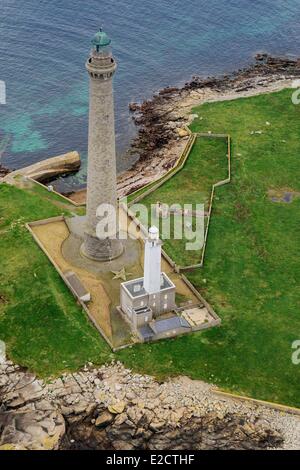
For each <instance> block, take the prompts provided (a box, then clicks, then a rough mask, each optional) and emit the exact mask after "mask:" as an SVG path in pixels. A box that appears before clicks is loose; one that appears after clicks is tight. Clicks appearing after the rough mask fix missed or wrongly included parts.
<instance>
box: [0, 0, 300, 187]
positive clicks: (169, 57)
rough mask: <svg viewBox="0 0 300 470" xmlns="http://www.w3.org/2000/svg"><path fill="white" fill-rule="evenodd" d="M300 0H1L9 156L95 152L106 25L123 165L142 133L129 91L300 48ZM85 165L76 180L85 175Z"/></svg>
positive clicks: (0, 110)
mask: <svg viewBox="0 0 300 470" xmlns="http://www.w3.org/2000/svg"><path fill="white" fill-rule="evenodd" d="M299 13H300V1H299V0H210V1H208V0H181V1H178V0H173V1H172V2H171V1H169V0H151V1H150V0H144V1H143V0H127V1H125V0H110V1H103V0H80V1H79V0H72V1H71V0H63V1H62V0H51V2H50V1H48V0H26V1H22V2H21V1H20V0H19V1H16V0H1V17H0V18H1V19H0V80H4V81H5V82H6V87H7V104H6V105H5V106H4V105H0V156H1V162H2V164H4V165H6V166H9V167H11V168H18V167H21V166H24V165H28V164H30V163H32V162H35V161H38V160H41V159H43V158H47V157H50V156H54V155H59V154H61V153H64V152H67V151H70V150H78V151H79V152H80V153H81V155H82V157H83V159H84V160H85V159H86V148H87V113H88V77H87V73H86V71H85V67H84V64H85V60H86V57H87V54H88V52H89V47H90V39H91V36H92V35H93V34H94V32H95V31H96V30H97V29H98V28H99V26H103V27H104V28H105V29H106V30H107V32H108V33H109V35H110V36H111V38H112V40H113V43H112V44H113V49H114V54H115V56H116V58H117V61H118V65H119V67H118V72H117V74H116V78H115V102H116V126H117V147H118V168H119V170H121V169H124V168H126V167H128V166H129V165H130V163H131V160H129V159H128V157H127V158H126V157H124V151H125V150H126V148H127V147H128V145H129V142H130V139H131V138H132V136H133V135H134V131H135V129H134V126H133V124H132V122H131V118H130V115H129V113H128V103H129V102H130V101H135V100H142V99H144V98H145V97H150V96H151V94H152V93H153V92H154V91H156V90H158V89H159V88H161V87H163V86H166V85H180V84H183V83H184V82H186V81H187V80H188V79H189V78H190V77H191V76H192V75H195V74H199V75H203V76H206V75H214V74H219V73H223V72H227V71H232V70H234V69H237V68H239V67H241V66H244V65H246V64H247V63H249V62H250V61H251V59H252V57H253V55H254V54H255V53H256V52H258V51H267V52H270V53H273V54H291V55H296V56H298V55H300V24H299V16H300V15H299ZM84 179H85V165H83V169H82V171H81V172H80V174H79V176H77V177H76V178H73V177H72V178H68V179H67V184H68V188H70V187H71V186H78V185H80V184H82V183H83V182H84Z"/></svg>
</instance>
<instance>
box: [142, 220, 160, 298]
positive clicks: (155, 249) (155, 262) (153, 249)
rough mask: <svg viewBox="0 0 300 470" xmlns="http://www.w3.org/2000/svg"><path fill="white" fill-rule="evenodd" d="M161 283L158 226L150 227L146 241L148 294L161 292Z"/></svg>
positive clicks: (145, 270)
mask: <svg viewBox="0 0 300 470" xmlns="http://www.w3.org/2000/svg"><path fill="white" fill-rule="evenodd" d="M160 285H161V241H160V239H159V231H158V228H157V227H150V229H149V235H148V238H147V239H146V241H145V256H144V289H145V291H146V292H148V294H150V295H151V294H157V293H158V292H160V287H161V286H160Z"/></svg>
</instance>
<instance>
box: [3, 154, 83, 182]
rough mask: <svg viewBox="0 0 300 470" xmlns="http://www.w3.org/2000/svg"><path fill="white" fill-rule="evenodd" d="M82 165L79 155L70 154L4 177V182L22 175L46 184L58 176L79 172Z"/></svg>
mask: <svg viewBox="0 0 300 470" xmlns="http://www.w3.org/2000/svg"><path fill="white" fill-rule="evenodd" d="M80 165H81V161H80V155H79V153H78V152H69V153H66V154H64V155H59V156H58V157H52V158H48V159H47V160H42V161H40V162H37V163H34V164H33V165H30V166H27V167H25V168H20V169H19V170H15V171H13V172H11V173H8V174H7V176H5V177H4V179H3V181H9V180H10V179H11V178H14V177H15V176H17V175H22V176H27V177H29V178H32V179H34V180H36V181H40V182H43V183H45V182H47V181H50V180H51V179H53V178H55V177H57V176H61V175H65V174H67V173H74V172H76V171H77V170H79V168H80Z"/></svg>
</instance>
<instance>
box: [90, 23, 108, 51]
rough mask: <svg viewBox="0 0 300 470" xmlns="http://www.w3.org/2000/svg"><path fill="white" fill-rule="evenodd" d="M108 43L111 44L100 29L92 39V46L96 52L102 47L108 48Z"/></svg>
mask: <svg viewBox="0 0 300 470" xmlns="http://www.w3.org/2000/svg"><path fill="white" fill-rule="evenodd" d="M110 43H111V40H110V39H109V37H108V36H107V34H106V33H105V32H104V31H102V29H101V28H100V30H99V31H98V32H97V33H96V34H95V36H94V38H93V39H92V44H93V46H95V48H96V49H97V51H99V50H100V49H101V48H102V47H106V46H109V45H110Z"/></svg>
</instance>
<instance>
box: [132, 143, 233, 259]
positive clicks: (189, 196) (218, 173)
mask: <svg viewBox="0 0 300 470" xmlns="http://www.w3.org/2000/svg"><path fill="white" fill-rule="evenodd" d="M227 152H228V148H227V139H222V138H205V137H198V138H197V139H196V141H195V144H194V146H193V148H192V150H191V152H190V155H189V157H188V159H187V161H186V163H185V165H184V167H183V168H182V169H181V170H180V171H179V172H178V173H176V174H175V175H174V176H173V177H172V178H171V179H169V180H168V181H166V182H165V183H164V184H163V185H162V186H161V187H160V188H158V189H157V190H156V191H154V192H153V193H151V194H149V195H148V196H145V198H144V199H142V200H141V201H140V202H139V204H144V205H145V206H146V207H147V208H148V214H151V213H154V212H155V211H154V210H152V211H151V207H155V205H156V203H157V202H158V201H159V202H160V203H164V204H168V205H169V206H172V205H173V204H179V205H180V207H182V208H183V205H184V204H192V207H193V209H194V210H195V209H196V204H203V205H204V210H205V211H206V212H207V211H208V210H209V203H210V197H211V191H212V185H213V184H214V183H217V182H218V181H221V180H224V179H226V178H228V159H227ZM131 210H132V211H133V212H134V206H132V207H131ZM176 218H177V220H178V221H179V222H180V225H182V231H183V233H185V230H187V229H186V224H185V223H184V224H182V217H181V216H173V215H171V216H170V217H168V218H166V219H164V221H163V220H162V219H160V220H159V221H157V222H156V225H158V224H159V228H160V236H161V238H162V240H163V241H164V250H165V251H166V252H167V253H168V255H169V256H170V257H171V258H172V259H173V260H174V261H175V263H176V264H177V265H179V266H189V265H192V264H198V263H199V262H200V259H201V248H198V249H197V250H188V251H187V250H186V243H187V242H188V239H187V238H186V237H185V236H184V237H183V238H182V239H174V236H173V235H174V219H176ZM140 220H141V221H142V223H143V224H144V225H145V226H150V225H151V223H150V220H148V219H147V218H145V217H143V216H141V217H140ZM163 222H164V223H166V224H170V228H171V238H164V235H163V233H164V231H163V230H162V223H163ZM196 222H197V221H196V217H192V218H191V221H190V223H191V224H192V226H193V231H195V229H196ZM198 222H199V223H200V220H199V219H198ZM202 222H204V221H202ZM204 224H205V226H206V220H205V222H204ZM187 232H188V230H187ZM187 235H188V233H187Z"/></svg>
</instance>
